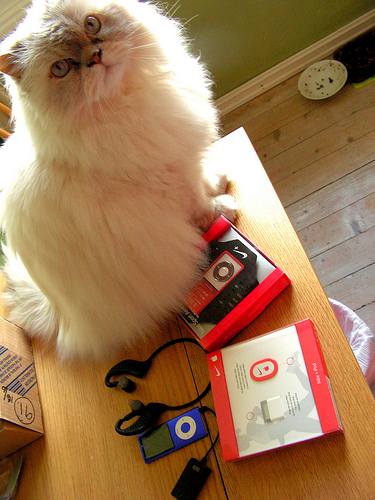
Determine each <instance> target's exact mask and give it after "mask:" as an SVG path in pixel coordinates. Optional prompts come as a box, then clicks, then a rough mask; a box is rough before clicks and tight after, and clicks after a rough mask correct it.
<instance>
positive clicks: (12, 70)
mask: <svg viewBox="0 0 375 500" xmlns="http://www.w3.org/2000/svg"><path fill="white" fill-rule="evenodd" d="M0 72H1V73H5V74H7V75H9V76H11V77H13V78H14V79H16V80H19V79H20V78H21V71H20V70H19V68H17V65H16V63H15V61H14V58H13V57H12V55H11V54H0Z"/></svg>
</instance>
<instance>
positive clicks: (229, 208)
mask: <svg viewBox="0 0 375 500" xmlns="http://www.w3.org/2000/svg"><path fill="white" fill-rule="evenodd" d="M214 205H215V218H216V217H219V216H220V215H224V217H226V218H227V219H228V220H229V221H230V222H232V223H233V222H235V220H236V218H237V210H238V205H237V202H236V200H235V199H234V198H233V196H231V195H230V194H221V195H219V196H216V197H215V198H214Z"/></svg>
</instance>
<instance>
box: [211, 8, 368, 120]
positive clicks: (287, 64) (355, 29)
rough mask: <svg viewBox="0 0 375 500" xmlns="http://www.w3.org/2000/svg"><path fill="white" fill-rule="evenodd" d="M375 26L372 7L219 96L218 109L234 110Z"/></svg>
mask: <svg viewBox="0 0 375 500" xmlns="http://www.w3.org/2000/svg"><path fill="white" fill-rule="evenodd" d="M374 26H375V9H372V10H370V11H369V12H366V14H364V15H363V16H361V17H358V18H357V19H355V20H354V21H352V22H351V23H349V24H346V25H345V26H343V27H342V28H340V29H338V30H337V31H335V32H334V33H332V34H331V35H328V36H326V37H325V38H323V39H322V40H319V41H318V42H315V43H313V44H312V45H310V46H309V47H307V48H306V49H303V50H301V51H300V52H297V54H294V55H293V56H291V57H288V59H285V61H282V62H281V63H279V64H277V65H276V66H274V67H273V68H270V69H269V70H267V71H265V72H264V73H261V74H260V75H258V76H256V77H255V78H252V79H251V80H249V81H248V82H246V83H244V84H243V85H241V86H240V87H238V88H237V89H234V90H232V91H231V92H228V94H225V95H223V96H222V97H219V98H218V99H216V106H217V108H218V109H219V111H220V113H221V115H225V114H227V113H229V112H230V111H233V110H234V109H236V108H238V107H239V106H241V105H242V104H245V103H246V102H248V101H250V100H251V99H254V97H257V96H258V95H260V94H262V93H263V92H266V91H267V90H269V89H271V88H272V87H275V86H276V85H278V84H279V83H281V82H283V81H285V80H287V79H288V78H290V77H292V76H294V75H296V74H297V73H299V72H300V71H302V70H304V69H305V68H306V67H307V66H309V65H310V64H312V63H314V62H316V61H319V60H321V59H324V58H325V57H327V56H328V55H330V54H332V53H333V52H334V51H335V50H336V49H338V48H339V47H341V46H342V45H344V44H345V43H347V42H349V41H350V40H353V38H355V37H357V36H359V35H361V34H362V33H365V32H366V31H368V30H369V29H371V28H373V27H374Z"/></svg>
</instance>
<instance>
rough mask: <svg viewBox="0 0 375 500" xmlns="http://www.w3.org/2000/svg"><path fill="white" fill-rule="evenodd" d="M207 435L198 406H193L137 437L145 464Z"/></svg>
mask: <svg viewBox="0 0 375 500" xmlns="http://www.w3.org/2000/svg"><path fill="white" fill-rule="evenodd" d="M206 436H207V430H206V426H205V424H204V420H203V418H202V414H201V412H200V410H199V408H193V409H191V410H189V411H187V412H186V413H183V414H182V415H179V416H178V417H175V418H172V419H171V420H168V421H167V422H165V423H164V424H162V425H159V426H158V427H154V428H153V429H151V430H149V431H146V432H145V433H143V434H142V435H141V436H139V437H138V443H139V446H140V448H141V452H142V457H143V460H144V461H145V462H146V464H149V463H151V462H154V461H155V460H158V459H159V458H162V457H165V456H166V455H169V454H170V453H173V452H174V451H176V450H179V449H180V448H184V447H185V446H188V445H189V444H191V443H194V442H195V441H198V439H202V438H204V437H206Z"/></svg>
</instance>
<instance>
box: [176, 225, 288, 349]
mask: <svg viewBox="0 0 375 500" xmlns="http://www.w3.org/2000/svg"><path fill="white" fill-rule="evenodd" d="M203 237H204V239H205V241H206V242H207V243H208V246H209V252H208V254H209V267H208V269H207V270H206V272H205V273H204V275H203V277H202V279H201V280H200V281H199V283H197V285H196V286H195V287H194V289H193V290H192V291H191V293H190V295H189V297H188V298H187V299H186V301H185V307H184V308H183V310H182V312H181V314H180V317H181V318H182V320H183V321H184V322H185V323H186V325H187V326H188V327H189V328H190V330H191V331H192V332H193V333H194V335H195V336H196V337H197V338H198V340H199V342H200V343H201V345H202V346H203V348H204V349H205V350H206V351H208V352H209V351H212V350H214V349H219V348H220V347H222V346H224V345H225V344H227V343H228V342H229V341H230V340H231V338H232V337H234V336H235V335H236V334H237V333H238V332H240V331H241V330H242V329H243V328H245V327H246V326H247V325H248V324H249V323H251V322H252V321H253V320H254V319H255V318H256V317H257V316H259V314H260V313H261V312H262V311H263V310H264V309H265V308H266V307H267V306H268V304H269V303H270V302H271V301H272V300H273V299H274V298H276V297H277V296H278V295H279V294H280V293H281V292H282V291H283V290H284V288H286V287H287V286H288V285H289V284H290V280H289V278H288V276H287V275H286V274H285V273H284V272H283V271H282V270H281V269H280V268H279V267H277V266H276V265H275V264H274V263H273V262H272V261H271V259H269V258H268V257H267V256H266V255H265V254H264V253H263V252H261V251H260V250H259V249H258V248H257V247H256V246H255V245H254V244H253V243H252V242H251V241H250V240H249V239H248V238H247V237H246V236H245V235H244V234H242V233H241V232H240V231H239V230H238V229H237V228H236V227H234V226H233V225H232V224H231V223H230V222H229V221H228V220H227V219H226V218H225V217H222V216H221V217H220V218H219V219H217V220H216V222H215V223H214V224H213V225H212V226H211V228H210V229H209V230H208V231H207V232H206V233H205V235H204V236H203Z"/></svg>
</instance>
